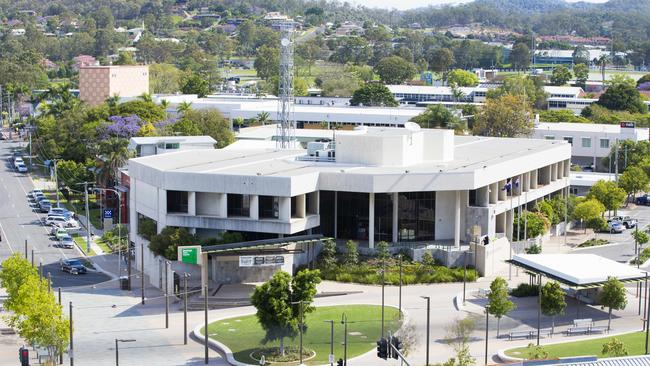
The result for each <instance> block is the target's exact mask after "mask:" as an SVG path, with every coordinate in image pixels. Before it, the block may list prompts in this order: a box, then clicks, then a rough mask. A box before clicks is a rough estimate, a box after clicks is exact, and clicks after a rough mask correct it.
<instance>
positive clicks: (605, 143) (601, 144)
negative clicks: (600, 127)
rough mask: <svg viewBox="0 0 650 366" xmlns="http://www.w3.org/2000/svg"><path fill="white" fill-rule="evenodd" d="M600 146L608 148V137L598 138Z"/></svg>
mask: <svg viewBox="0 0 650 366" xmlns="http://www.w3.org/2000/svg"><path fill="white" fill-rule="evenodd" d="M600 148H601V149H609V139H600Z"/></svg>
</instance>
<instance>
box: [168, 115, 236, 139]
mask: <svg viewBox="0 0 650 366" xmlns="http://www.w3.org/2000/svg"><path fill="white" fill-rule="evenodd" d="M169 128H170V129H171V131H173V132H181V131H183V132H185V133H187V134H188V135H189V136H196V135H205V136H211V137H212V138H213V139H215V140H216V141H217V148H219V149H221V148H223V147H226V146H228V145H230V144H232V143H233V142H234V141H235V135H234V134H233V132H232V130H231V129H230V122H229V121H228V120H227V119H226V118H225V117H224V116H223V114H221V112H219V110H217V109H201V110H195V109H188V110H186V111H185V112H183V117H182V118H181V119H180V120H179V121H178V122H176V123H175V124H173V125H171V126H170V127H169Z"/></svg>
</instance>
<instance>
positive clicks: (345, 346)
mask: <svg viewBox="0 0 650 366" xmlns="http://www.w3.org/2000/svg"><path fill="white" fill-rule="evenodd" d="M341 324H343V366H348V316H347V315H346V314H345V313H343V314H342V315H341Z"/></svg>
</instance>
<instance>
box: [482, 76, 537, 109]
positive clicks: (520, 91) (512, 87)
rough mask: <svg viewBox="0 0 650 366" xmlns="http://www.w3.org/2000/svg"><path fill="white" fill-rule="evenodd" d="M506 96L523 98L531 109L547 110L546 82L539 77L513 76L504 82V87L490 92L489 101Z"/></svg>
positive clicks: (488, 93) (488, 94)
mask: <svg viewBox="0 0 650 366" xmlns="http://www.w3.org/2000/svg"><path fill="white" fill-rule="evenodd" d="M505 94H512V95H516V96H519V97H521V98H523V99H524V100H525V101H526V102H527V103H528V104H529V105H530V106H531V107H533V108H536V109H546V107H547V103H546V98H547V96H548V94H547V93H546V91H544V82H543V81H542V79H541V78H539V77H533V76H511V77H507V78H505V79H504V80H503V85H501V86H500V87H498V88H495V89H491V90H488V92H487V97H488V99H496V98H498V97H500V96H503V95H505Z"/></svg>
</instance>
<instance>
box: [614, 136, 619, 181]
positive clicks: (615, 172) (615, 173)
mask: <svg viewBox="0 0 650 366" xmlns="http://www.w3.org/2000/svg"><path fill="white" fill-rule="evenodd" d="M614 178H615V179H616V183H618V139H616V144H615V145H614Z"/></svg>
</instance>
